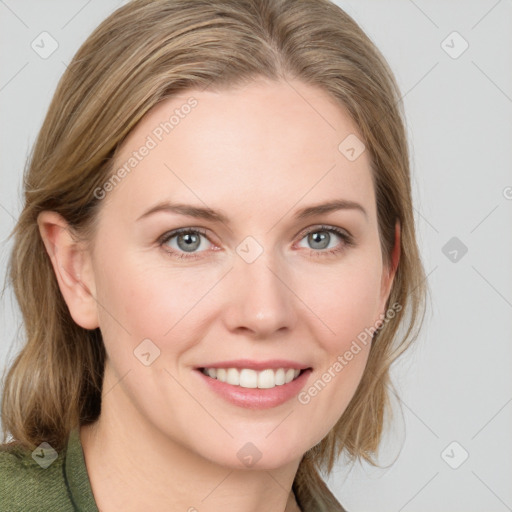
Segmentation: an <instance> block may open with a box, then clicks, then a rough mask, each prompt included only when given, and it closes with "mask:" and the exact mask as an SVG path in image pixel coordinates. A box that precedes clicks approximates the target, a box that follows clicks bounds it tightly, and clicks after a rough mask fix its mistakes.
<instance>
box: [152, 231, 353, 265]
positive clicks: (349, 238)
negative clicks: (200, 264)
mask: <svg viewBox="0 0 512 512" xmlns="http://www.w3.org/2000/svg"><path fill="white" fill-rule="evenodd" d="M317 231H327V232H329V233H335V234H336V235H338V236H339V237H340V238H341V239H342V242H341V246H342V247H340V248H336V249H324V250H314V249H309V251H310V254H315V256H321V255H324V256H327V255H330V254H334V253H341V252H342V251H343V250H344V249H346V248H347V247H352V246H354V245H355V241H354V237H353V235H352V234H351V233H350V232H349V231H347V230H346V229H344V228H340V227H337V226H331V225H326V224H315V225H312V226H308V227H306V228H304V229H303V230H301V231H300V232H299V233H298V234H297V235H296V236H295V237H294V238H297V237H298V241H297V242H301V241H302V240H303V238H304V237H306V236H307V235H309V234H311V233H315V232H317ZM191 232H192V233H198V234H200V235H202V236H204V237H205V238H206V239H207V240H208V241H209V242H210V243H211V244H213V245H215V243H214V242H213V241H212V240H211V239H210V236H209V235H208V230H206V229H204V228H199V227H194V226H188V227H184V228H176V229H173V230H170V231H166V232H165V233H163V234H162V235H161V236H160V237H158V239H157V243H158V245H159V247H162V249H163V250H164V251H165V252H166V253H167V254H169V255H170V256H174V257H176V258H178V259H190V260H193V259H197V258H201V257H203V256H202V254H203V253H206V257H208V256H209V254H208V253H209V252H210V251H208V250H206V251H200V252H191V253H187V252H185V251H183V252H180V251H176V250H175V249H170V250H169V249H164V248H163V245H164V244H165V243H167V242H168V241H169V240H171V239H173V238H174V237H176V236H178V235H180V234H181V233H191ZM213 250H214V251H215V250H218V249H213ZM306 250H308V249H307V248H306Z"/></svg>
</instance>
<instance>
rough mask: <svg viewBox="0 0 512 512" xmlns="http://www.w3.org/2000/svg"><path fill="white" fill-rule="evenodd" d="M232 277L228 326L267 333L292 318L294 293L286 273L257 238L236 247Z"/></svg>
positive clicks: (285, 325)
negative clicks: (289, 285)
mask: <svg viewBox="0 0 512 512" xmlns="http://www.w3.org/2000/svg"><path fill="white" fill-rule="evenodd" d="M248 238H250V237H248ZM237 253H238V257H237V259H236V262H235V265H234V269H233V273H232V279H233V285H232V286H233V297H232V298H233V301H232V307H231V309H230V311H229V314H228V316H229V318H228V321H229V324H230V326H231V328H242V327H243V328H247V329H250V330H251V331H254V332H255V333H258V334H262V335H269V334H271V333H272V332H274V331H276V330H278V329H281V328H283V327H291V326H292V324H293V323H294V321H295V317H294V311H293V293H291V291H290V289H289V288H288V286H287V284H286V283H287V281H288V277H289V276H288V273H287V272H286V271H285V266H284V265H282V264H281V263H282V262H281V261H280V260H279V258H278V256H276V255H275V254H274V253H273V252H272V250H270V249H264V248H263V247H262V245H261V244H260V243H258V242H257V241H256V240H254V239H253V240H250V239H249V240H247V239H246V240H245V241H243V242H242V243H241V244H240V245H239V246H238V247H237Z"/></svg>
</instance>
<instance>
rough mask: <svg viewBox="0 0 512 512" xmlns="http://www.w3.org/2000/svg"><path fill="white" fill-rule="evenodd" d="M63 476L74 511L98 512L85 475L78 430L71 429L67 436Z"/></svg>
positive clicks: (87, 477)
mask: <svg viewBox="0 0 512 512" xmlns="http://www.w3.org/2000/svg"><path fill="white" fill-rule="evenodd" d="M64 475H65V477H66V485H67V487H68V491H69V494H70V496H71V501H72V502H73V505H74V506H75V508H76V510H79V511H87V512H99V511H98V507H97V506H96V502H95V501H94V495H93V493H92V488H91V483H90V481H89V475H88V474H87V467H86V465H85V458H84V452H83V450H82V443H81V442H80V431H79V429H78V428H75V429H73V430H72V431H71V432H70V434H69V439H68V444H67V449H66V460H65V461H64Z"/></svg>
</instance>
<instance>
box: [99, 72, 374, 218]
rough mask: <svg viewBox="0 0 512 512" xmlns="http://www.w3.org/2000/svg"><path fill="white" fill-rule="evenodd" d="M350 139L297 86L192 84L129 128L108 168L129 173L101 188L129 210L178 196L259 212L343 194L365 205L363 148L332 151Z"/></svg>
mask: <svg viewBox="0 0 512 512" xmlns="http://www.w3.org/2000/svg"><path fill="white" fill-rule="evenodd" d="M347 137H348V139H347ZM354 137H357V138H358V139H359V140H361V139H362V137H361V136H360V134H359V130H358V128H357V126H356V124H355V123H354V121H353V120H352V119H351V118H350V116H349V115H348V113H347V111H346V110H345V109H344V108H343V107H342V106H341V105H340V104H338V103H337V102H336V101H335V100H334V99H333V98H331V97H330V96H329V95H328V94H327V93H325V92H324V91H322V90H320V89H318V88H315V87H312V86H310V85H306V84H303V83H301V82H297V81H295V82H293V81H290V82H285V81H281V82H267V81H259V82H253V83H250V84H247V85H244V86H241V87H236V88H231V89H225V90H212V89H210V90H208V89H207V90H206V91H200V90H192V89H191V90H188V91H186V92H181V93H180V94H179V95H177V96H173V97H171V98H168V99H166V100H164V101H162V102H161V103H159V104H158V105H156V106H155V107H153V109H151V110H150V111H149V112H148V113H147V114H146V115H145V116H144V118H143V119H142V120H141V121H140V122H139V123H138V125H137V126H136V127H135V128H134V129H133V130H132V132H131V133H130V134H129V136H128V137H127V139H126V140H125V141H124V143H123V145H122V147H121V148H120V152H119V153H118V154H117V156H116V161H115V166H114V172H115V171H116V170H117V169H120V168H122V167H123V168H124V169H125V170H126V171H128V172H125V173H123V176H125V177H124V178H123V179H122V180H121V182H120V183H119V184H118V185H116V187H115V190H114V191H113V192H110V193H109V194H110V195H111V196H112V197H111V199H112V201H115V202H122V203H124V204H130V205H131V206H132V209H137V208H139V206H140V207H142V206H144V207H145V206H147V204H148V203H150V202H158V201H160V200H163V199H169V200H172V199H175V198H177V197H179V199H180V201H188V202H193V203H196V204H197V203H198V202H203V203H206V204H207V205H208V206H211V207H212V208H214V207H221V205H223V204H224V203H225V202H227V201H229V203H230V204H233V203H234V201H238V202H239V203H240V204H239V205H238V206H240V207H243V205H244V201H248V200H253V201H254V203H252V206H255V205H258V206H259V207H261V208H262V209H266V208H268V207H271V206H274V207H275V204H276V200H278V201H279V202H280V203H281V204H282V205H283V207H284V206H285V205H289V206H292V205H293V204H295V203H297V202H299V201H301V198H304V201H305V202H307V203H308V204H309V203H314V202H315V201H317V200H325V199H331V198H333V199H334V198H340V197H343V198H345V199H347V200H358V201H362V202H366V204H367V207H368V208H369V209H370V210H371V209H372V206H371V205H372V203H373V202H374V201H373V198H374V195H373V184H372V179H371V171H370V162H369V158H368V155H367V153H368V152H367V151H363V152H362V153H361V155H360V156H359V157H358V158H357V159H355V160H353V159H352V160H351V159H348V158H347V156H346V154H345V153H344V152H343V151H342V150H340V143H342V141H345V140H349V141H352V140H356V141H357V140H358V139H355V138H354ZM342 149H344V144H342ZM356 149H358V148H356ZM245 204H248V203H245ZM118 206H119V205H118ZM203 206H204V204H203ZM233 206H237V205H236V204H233Z"/></svg>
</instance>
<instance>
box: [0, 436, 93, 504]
mask: <svg viewBox="0 0 512 512" xmlns="http://www.w3.org/2000/svg"><path fill="white" fill-rule="evenodd" d="M47 511H48V512H73V511H84V512H98V508H97V506H96V502H95V501H94V495H93V493H92V489H91V483H90V481H89V476H88V474H87V468H86V466H85V459H84V453H83V451H82V444H81V443H80V435H79V430H78V429H74V430H72V431H71V432H70V435H69V438H68V442H67V446H66V448H64V449H63V450H62V451H61V452H60V453H57V452H56V451H55V450H54V449H53V448H52V447H51V446H50V445H49V444H48V443H41V445H39V446H38V447H37V448H36V449H35V450H34V451H30V450H28V449H26V448H22V447H20V446H16V445H9V444H6V445H0V512H47Z"/></svg>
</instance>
